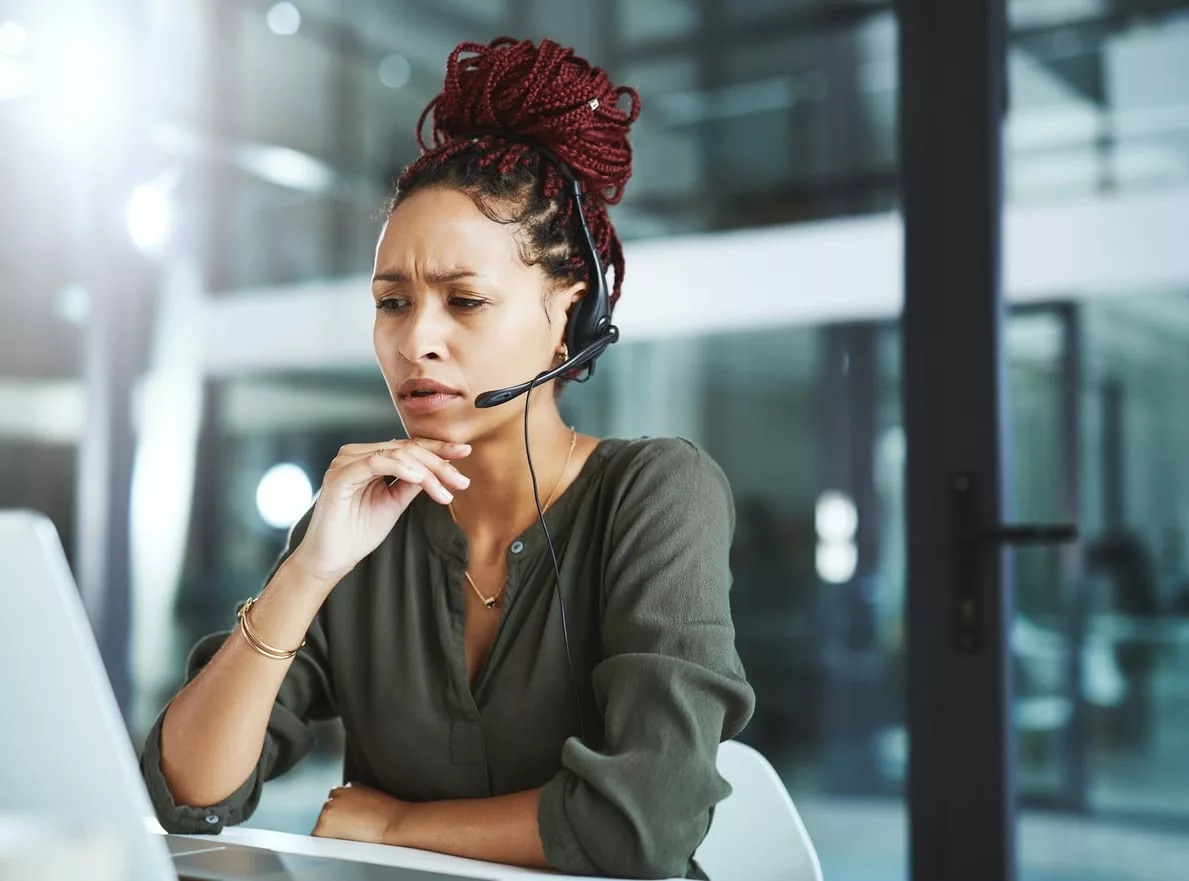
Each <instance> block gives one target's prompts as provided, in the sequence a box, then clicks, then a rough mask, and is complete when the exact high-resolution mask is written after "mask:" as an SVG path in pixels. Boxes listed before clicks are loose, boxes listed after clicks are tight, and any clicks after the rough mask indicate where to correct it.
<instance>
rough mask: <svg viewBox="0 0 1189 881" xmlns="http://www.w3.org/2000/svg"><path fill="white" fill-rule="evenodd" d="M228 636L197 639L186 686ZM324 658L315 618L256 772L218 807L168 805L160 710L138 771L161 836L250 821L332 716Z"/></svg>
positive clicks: (292, 542)
mask: <svg viewBox="0 0 1189 881" xmlns="http://www.w3.org/2000/svg"><path fill="white" fill-rule="evenodd" d="M305 523H306V521H305V520H303V521H302V523H299V524H298V526H297V527H295V528H294V530H293V532H292V533H291V535H290V537H289V541H288V543H287V546H286V548H285V551H284V552H283V553H282V554H281V556H280V558H279V559H278V560H277V563H276V564H275V565H274V566H273V569H272V571H271V572H270V573H269V576H268V579H266V581H265V583H266V584H267V582H268V580H271V578H272V575H273V574H275V572H276V570H277V569H278V568H279V567H280V564H281V563H282V562H283V561H284V559H285V558H286V557H287V556H288V554H289V553H290V549H291V548H293V547H295V546H296V545H297V543H298V541H299V540H300V536H301V534H302V533H304V526H305ZM232 632H233V631H226V632H222V633H212V634H210V635H209V636H206V637H203V638H202V639H201V640H199V642H198V643H197V644H196V645H195V646H194V648H193V650H192V651H191V652H190V657H189V660H188V661H187V663H186V682H187V683H189V682H190V681H191V680H193V679H194V677H195V676H197V675H198V673H199V672H200V671H201V670H202V668H203V667H205V666H206V665H207V663H208V662H209V661H210V660H211V658H212V657H214V655H215V653H216V652H217V651H218V650H219V648H220V646H222V645H223V643H224V641H225V640H226V639H227V637H228V636H229V635H230V633H232ZM328 658H329V647H328V645H327V639H326V632H325V628H324V626H323V623H322V620H321V613H320V614H319V616H318V617H316V618H315V619H314V622H313V624H312V625H311V627H310V629H309V631H308V633H307V636H306V644H305V646H304V647H303V648H302V649H301V651H300V652H298V653H297V656H296V657H295V658H294V660H293V663H292V665H291V666H290V667H289V670H288V672H287V673H286V674H285V679H284V680H283V681H282V683H281V688H280V690H279V691H278V693H277V698H276V701H275V702H274V704H273V708H272V712H271V714H270V715H269V720H268V731H267V733H266V735H265V738H264V745H263V747H262V749H261V752H260V759H259V761H258V762H257V763H256V767H255V768H254V769H253V770H252V773H251V774H249V775H248V778H247V779H246V780H245V781H244V782H243V783H242V784H241V785H240V787H239V788H238V789H237V790H236V791H235V792H233V793H232V794H231V795H229V796H228V797H227V798H226V799H224V800H223V801H221V802H219V803H218V804H214V805H184V804H178V803H177V802H176V801H175V800H174V798H173V794H172V793H171V792H170V791H169V787H168V785H167V784H166V782H165V776H164V774H163V773H162V771H161V727H162V723H163V721H164V718H165V710H163V711H162V712H161V714H160V715H159V716H158V717H157V721H156V722H154V723H153V727H152V728H151V729H150V730H149V733H148V736H147V737H146V738H145V743H144V748H143V749H142V751H141V755H140V771H141V775H142V777H143V778H144V781H145V786H146V788H147V789H148V792H149V798H150V800H151V801H152V804H153V809H154V811H155V812H156V815H157V819H158V821H159V822H160V823H161V825H162V826H163V827H164V828H165V831H166V832H173V833H184V834H191V835H193V834H202V833H207V834H215V833H218V832H220V831H222V829H223V827H224V826H234V825H236V824H238V823H242V822H244V821H245V820H247V819H248V818H249V817H251V816H252V813H253V812H254V811H255V810H256V806H257V805H258V804H259V802H260V792H261V789H262V788H263V786H264V783H265V782H266V781H268V780H271V779H273V778H274V777H279V776H280V775H281V774H284V773H285V772H286V771H288V770H289V769H290V768H292V767H293V766H294V765H296V764H297V763H298V762H299V761H301V759H302V758H303V757H304V756H305V755H306V754H307V753H308V752H309V751H310V749H311V748H312V747H313V745H314V736H313V733H312V730H311V726H310V723H311V722H314V721H318V720H321V719H330V718H334V717H335V716H336V715H337V709H336V706H335V696H334V690H333V687H332V684H331V682H332V680H331V677H330V664H329V660H328ZM166 709H168V707H166Z"/></svg>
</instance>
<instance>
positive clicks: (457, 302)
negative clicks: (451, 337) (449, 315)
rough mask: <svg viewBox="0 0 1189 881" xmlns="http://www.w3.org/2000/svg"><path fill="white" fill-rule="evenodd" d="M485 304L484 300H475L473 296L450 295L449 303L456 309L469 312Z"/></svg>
mask: <svg viewBox="0 0 1189 881" xmlns="http://www.w3.org/2000/svg"><path fill="white" fill-rule="evenodd" d="M485 304H486V301H485V300H476V299H475V298H474V297H451V298H450V305H451V306H453V307H454V308H456V309H461V310H462V311H464V312H471V311H474V310H475V309H478V308H479V307H480V306H483V305H485Z"/></svg>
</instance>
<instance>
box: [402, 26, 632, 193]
mask: <svg viewBox="0 0 1189 881" xmlns="http://www.w3.org/2000/svg"><path fill="white" fill-rule="evenodd" d="M624 96H627V97H628V98H629V99H630V102H631V106H630V108H629V109H628V110H623V109H621V107H620V103H621V100H622V99H623V97H624ZM430 114H432V116H433V130H432V134H431V141H432V142H431V143H429V144H427V143H426V142H425V140H424V138H423V135H422V132H423V129H424V126H425V121H426V118H427V117H428V116H429V115H430ZM639 114H640V96H639V95H638V94H637V93H636V90H635V89H632V88H628V87H619V88H617V87H616V86H615V85H614V84H613V83H612V82H611V80H610V78H609V77H608V76H607V72H606V71H605V70H603V69H602V68H601V67H594V66H593V65H591V64H590V63H589V62H588V61H586V60H585V59H583V58H580V57H578V56H576V55H575V54H574V50H573V49H567V48H565V47H563V46H560V45H558V44H557V43H555V42H553V41H552V40H542V41H541V44H540V45H539V46H537V45H534V43H533V42H532V41H531V40H514V39H513V38H511V37H499V38H497V39H495V40H492V41H491V42H490V43H488V44H483V43H461V44H459V46H458V47H457V48H455V50H454V51H453V52H451V53H450V57H449V59H447V61H446V77H445V80H444V82H443V84H442V92H441V94H440V95H438V96H437V97H435V98H434V99H433V100H432V101H431V102H430V103H429V105H428V106H427V107H426V108H425V111H424V112H423V113H422V114H421V119H420V120H419V121H418V123H417V142H418V143H419V144H420V145H421V149H422V150H423V151H424V152H430V151H431V150H434V149H437V148H440V147H442V146H444V145H446V144H449V143H451V142H452V141H455V140H457V139H459V138H462V137H465V136H470V135H474V134H476V133H479V132H500V131H507V132H511V133H514V134H517V135H521V136H525V137H530V138H534V139H536V140H538V141H540V142H541V143H542V144H544V145H545V146H546V147H548V148H549V149H550V150H552V151H553V152H554V153H556V154H557V156H558V158H560V159H561V160H562V161H563V162H565V163H566V164H567V165H568V166H569V167H570V170H571V171H573V173H574V174H575V175H576V176H577V177H578V178H579V180H581V181H582V182H583V183H584V184H585V185H586V191H587V193H588V194H590V195H597V196H598V197H599V198H601V200H602V201H603V202H605V203H606V204H611V205H614V204H616V203H618V202H619V200H620V199H622V198H623V190H624V186H625V185H626V184H627V182H628V178H630V177H631V174H632V148H631V144H629V143H628V129H629V128H631V125H632V123H633V122H635V121H636V118H637V117H638V116H639Z"/></svg>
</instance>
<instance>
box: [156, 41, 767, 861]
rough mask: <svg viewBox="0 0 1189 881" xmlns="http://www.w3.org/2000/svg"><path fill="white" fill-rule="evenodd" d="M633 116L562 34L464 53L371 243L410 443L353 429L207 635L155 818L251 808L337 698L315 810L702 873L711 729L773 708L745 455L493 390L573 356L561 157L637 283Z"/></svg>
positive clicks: (364, 831)
mask: <svg viewBox="0 0 1189 881" xmlns="http://www.w3.org/2000/svg"><path fill="white" fill-rule="evenodd" d="M622 98H628V99H630V109H628V110H624V109H621V107H620V102H621V99H622ZM638 110H639V101H638V98H637V96H636V93H635V92H634V91H632V90H630V89H616V88H615V87H614V86H613V85H612V84H611V83H610V81H609V80H608V78H607V75H606V73H605V72H603V71H602V70H600V69H597V68H592V67H591V66H590V65H589V64H587V63H586V62H584V61H582V60H581V59H578V58H576V57H574V56H573V53H572V52H571V51H570V50H566V49H562V48H561V47H559V46H557V45H556V44H554V43H552V42H550V41H548V40H546V41H544V42H542V43H541V44H540V46H535V45H534V44H532V43H531V42H527V41H525V42H515V41H512V40H508V39H503V40H497V41H495V42H493V43H492V44H490V45H487V46H484V45H478V44H463V45H461V46H459V47H458V49H456V50H455V51H454V53H452V55H451V57H450V59H449V62H448V65H447V73H446V80H445V85H444V89H443V91H442V93H441V95H439V96H438V97H437V98H436V99H435V100H434V101H433V102H432V103H431V104H430V106H429V107H428V108H427V109H426V115H428V114H430V113H432V116H433V141H432V144H429V145H427V144H425V143H424V142H423V143H422V150H423V155H422V157H421V159H419V160H418V161H417V162H416V163H414V164H413V165H412V166H410V167H409V168H408V169H407V170H406V171H405V173H404V174H403V175H402V177H401V179H400V181H399V182H398V187H397V192H396V195H395V196H394V198H393V200H392V204H391V205H390V210H389V213H388V218H387V222H386V224H385V226H384V230H383V233H382V234H381V237H380V241H379V245H378V247H377V249H376V263H375V273H374V279H373V287H372V294H373V297H374V299H375V303H376V319H375V333H374V342H375V348H376V356H377V358H378V360H379V363H380V367H381V370H382V372H383V374H384V379H385V381H386V382H387V384H388V388H389V391H390V392H391V395H392V399H393V402H394V403H395V405H396V409H397V412H398V413H399V415H400V419H401V422H402V424H403V426H404V428H405V432H406V434H407V435H408V437H409V438H410V440H392V441H387V442H384V443H368V444H350V445H348V446H345V447H343V448H342V450H341V451H340V453H339V455H338V457H337V458H336V459H335V460H334V461H333V462H332V463H331V465H330V468H329V470H328V471H327V472H326V475H325V477H324V479H323V482H322V489H321V492H320V493H319V496H318V499H317V501H316V503H315V504H314V507H313V508H312V509H311V511H310V512H309V513H308V514H307V515H306V516H305V517H304V518H303V519H302V521H301V522H300V523H298V524H297V526H296V527H294V530H293V532H292V534H291V535H290V539H289V543H288V546H287V548H286V550H285V552H284V553H283V554H282V556H281V558H280V560H279V561H278V563H277V565H276V567H275V568H274V570H273V572H272V573H271V574H270V576H269V578H268V579H267V582H266V587H265V588H264V590H263V591H262V592H261V594H260V595H259V597H258V598H256V599H255V600H254V601H249V602H248V603H246V604H245V605H244V606H242V607H241V609H240V615H239V627H238V628H237V629H235V630H232V631H231V632H230V633H222V634H215V635H212V636H210V637H207V638H206V639H204V640H203V641H201V642H200V643H199V644H198V645H197V646H196V647H195V649H194V652H193V653H192V656H191V659H190V664H189V675H188V683H187V685H186V686H185V688H184V689H183V690H182V691H181V692H180V693H179V694H178V695H177V696H176V697H175V698H174V700H173V701H172V702H171V703H170V705H169V706H168V707H167V708H166V710H165V712H164V713H162V716H161V718H160V719H159V720H158V722H157V724H156V726H155V727H154V729H153V730H152V731H151V732H150V734H149V737H148V740H147V742H146V744H145V751H144V754H143V756H142V762H141V765H142V769H143V773H144V775H145V778H146V781H147V783H148V786H149V790H150V792H151V794H152V797H153V800H154V804H155V807H156V810H157V813H158V816H159V818H160V820H161V822H162V824H163V825H164V826H165V827H166V829H168V830H170V831H179V832H191V833H192V832H212V833H213V832H218V831H219V830H220V829H222V827H223V826H224V825H225V824H234V823H239V822H242V821H243V820H245V819H246V818H247V817H248V816H249V815H250V814H251V812H252V810H253V809H254V808H255V806H256V804H257V802H258V800H259V796H260V790H261V786H262V785H263V783H264V781H265V780H267V779H270V778H272V777H275V776H277V775H279V774H282V773H284V772H285V771H287V770H288V769H289V768H291V767H292V766H293V765H294V764H295V763H296V762H298V761H299V760H300V759H301V758H302V756H303V755H304V754H305V753H306V752H307V751H308V750H309V749H310V746H311V735H310V730H309V723H310V722H311V721H314V720H319V719H326V718H331V717H335V716H338V717H340V718H341V719H342V722H343V726H344V729H345V732H346V754H345V760H344V768H343V779H344V781H345V785H344V786H342V787H337V788H336V789H334V790H332V792H331V793H330V798H329V799H328V801H327V802H326V804H325V805H324V807H323V810H322V814H321V817H320V818H319V820H318V824H317V826H316V828H315V829H314V834H315V835H325V836H330V837H337V838H350V839H358V840H361V841H373V842H385V843H390V844H399V845H405V846H410V847H419V848H424V849H429V850H436V851H441V852H444V853H451V854H457V855H460V856H466V857H472V858H476V859H484V860H494V861H500V862H505V863H512V864H520V865H525V866H536V867H553V868H556V869H559V870H562V871H565V872H569V873H574V874H589V875H618V876H635V877H646V876H654V877H665V876H674V875H687V874H689V875H691V876H693V877H698V875H699V873H698V869H697V867H696V865H695V864H694V863H693V861H692V854H693V852H694V850H695V849H696V848H697V846H698V844H699V842H700V841H701V840H702V838H703V836H704V835H705V833H706V831H707V828H708V826H709V822H710V817H711V810H712V808H713V806H714V805H715V804H716V803H717V802H718V801H720V800H721V799H723V798H724V797H725V796H726V795H727V794H728V793H729V788H728V787H727V785H726V783H725V782H724V781H723V780H722V779H721V778H720V777H719V776H718V774H717V773H716V771H715V756H716V751H717V747H718V744H719V742H720V741H721V740H725V739H728V738H731V737H733V736H735V735H736V734H737V733H738V732H739V731H740V730H741V729H742V728H743V726H744V725H745V724H746V722H747V720H748V718H749V717H750V715H751V711H752V706H753V695H752V691H751V689H750V687H749V686H748V684H747V681H746V679H745V678H744V674H743V670H742V666H741V664H740V662H739V659H738V656H737V655H736V652H735V646H734V630H733V626H732V623H731V618H730V611H729V605H728V595H727V591H728V585H729V581H730V574H729V571H728V567H727V558H728V551H729V546H730V540H731V531H732V528H733V518H734V513H733V508H732V502H731V496H730V490H729V487H728V485H727V482H726V479H725V478H724V477H723V475H722V472H721V471H720V470H719V469H718V467H717V466H716V465H715V464H714V463H713V462H712V461H711V460H710V459H709V458H708V457H707V456H706V455H705V454H704V453H702V452H701V451H699V450H698V449H697V448H696V447H694V446H693V445H692V444H690V443H688V442H686V441H681V440H673V439H642V440H636V441H624V440H612V439H608V440H602V441H600V440H597V439H595V438H592V437H586V436H584V435H578V434H577V433H575V432H574V431H573V430H572V429H571V428H568V427H567V426H566V425H565V424H564V423H563V421H562V419H561V416H560V414H559V412H558V408H557V405H556V401H555V395H552V394H545V393H542V392H538V393H537V394H535V395H533V396H532V398H531V401H532V406H531V408H530V409H529V412H528V415H527V416H523V415H522V414H523V411H522V410H521V409H520V408H519V407H516V406H507V405H504V406H495V407H491V408H485V409H481V408H478V407H476V406H475V399H476V397H477V396H478V395H479V394H480V393H482V392H484V391H487V390H489V389H493V388H501V387H505V386H512V385H515V384H517V383H520V382H523V381H524V380H525V379H526V378H528V377H533V376H535V375H538V374H539V373H541V372H542V371H544V370H546V369H548V368H550V367H551V366H554V365H557V364H561V363H565V362H566V359H567V358H568V357H569V356H570V353H568V352H567V351H566V346H565V343H564V340H565V338H566V337H565V332H566V328H567V321H568V318H570V317H572V316H573V314H574V313H573V309H574V307H575V304H577V303H578V302H579V301H580V300H581V299H582V298H583V297H584V296H585V295H586V293H587V288H588V275H587V265H586V264H587V262H588V261H587V260H584V259H583V256H582V244H581V242H580V239H581V237H582V233H581V222H580V220H579V217H578V208H577V206H576V205H575V204H574V203H573V199H572V198H571V196H570V195H569V194H568V193H567V192H566V187H565V183H566V181H565V177H564V169H561V168H560V167H559V165H558V163H565V165H566V166H568V168H569V169H571V171H572V173H573V175H575V176H576V177H577V178H578V179H579V180H580V182H581V183H582V185H583V187H584V189H585V191H586V193H587V203H586V212H585V216H586V221H587V224H588V228H589V231H590V239H592V240H593V241H594V243H595V245H594V246H595V248H596V249H597V251H598V254H599V256H600V258H601V260H602V262H603V263H604V264H609V265H611V266H612V267H614V269H615V283H614V288H613V292H612V296H611V302H612V303H613V302H614V300H615V299H617V298H618V294H619V286H620V284H621V282H622V279H623V271H624V267H623V253H622V248H621V246H620V243H619V240H618V238H617V237H616V235H615V231H614V229H613V228H612V226H611V224H610V221H609V219H608V217H607V204H609V203H614V202H617V201H618V200H619V198H620V197H621V195H622V192H623V186H624V184H625V183H626V181H627V178H628V176H629V174H630V171H631V151H630V148H629V146H628V142H627V131H628V128H629V126H630V124H631V123H632V121H634V119H635V118H636V115H637V113H638ZM425 118H426V116H424V115H423V117H422V123H424V121H425ZM420 128H421V126H420V125H419V136H420ZM536 145H543V147H544V149H542V148H541V147H538V146H536ZM522 418H523V420H524V423H526V424H527V428H526V427H525V424H523V423H522ZM526 435H527V439H528V440H529V442H530V450H531V455H532V465H533V467H534V469H535V475H539V476H540V479H541V485H540V493H539V496H537V495H535V493H534V482H535V477H533V478H532V479H530V473H529V466H528V464H527V462H526V456H525V453H526V449H525V441H526ZM538 498H539V499H540V501H541V506H542V508H543V510H544V519H545V522H546V523H547V525H548V527H549V532H550V534H551V535H552V536H553V546H554V549H555V550H556V553H557V558H558V566H559V572H560V579H559V585H560V595H561V598H562V599H563V600H564V606H563V605H561V604H559V602H558V597H557V595H556V594H555V580H554V568H553V561H552V556H551V551H550V548H549V547H548V545H547V544H546V540H545V536H544V535H543V533H542V530H541V528H540V525H539V524H538V523H537V518H538V511H537V503H538ZM563 610H564V614H565V616H566V619H567V620H566V624H567V626H566V628H565V633H564V634H563V629H562V624H561V615H562V613H563ZM299 647H300V650H298V648H299ZM571 662H572V664H573V670H574V674H575V675H574V679H573V681H571V678H570V677H571V672H570V663H571ZM575 698H577V699H575Z"/></svg>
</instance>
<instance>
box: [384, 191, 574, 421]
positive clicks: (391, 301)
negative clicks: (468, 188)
mask: <svg viewBox="0 0 1189 881" xmlns="http://www.w3.org/2000/svg"><path fill="white" fill-rule="evenodd" d="M516 229H517V227H516V226H515V225H514V224H505V223H498V222H496V221H493V220H491V219H489V218H488V217H486V216H485V215H484V214H483V213H482V212H481V211H480V210H479V209H478V207H477V206H476V205H475V203H474V202H472V201H471V199H470V198H469V197H468V196H466V195H465V194H463V193H460V192H458V191H456V190H450V189H443V188H431V189H426V190H419V191H417V192H415V193H413V194H412V195H411V196H409V197H408V198H407V199H405V200H404V201H403V202H401V203H400V204H399V205H398V206H397V207H396V210H394V211H393V212H392V214H391V215H390V216H389V218H388V222H387V223H386V224H385V227H384V231H383V233H382V234H381V236H380V242H379V244H378V245H377V247H376V265H375V272H374V273H373V276H372V295H373V297H374V299H375V302H376V321H375V327H374V331H373V340H374V344H375V348H376V358H377V359H378V360H379V362H380V369H381V370H382V371H383V373H384V380H385V382H387V384H388V391H389V393H390V394H391V395H392V400H393V403H395V404H396V409H397V412H398V413H399V414H400V420H401V423H402V424H403V425H404V427H405V431H406V432H407V433H408V435H409V436H410V437H432V438H437V439H440V440H446V441H451V442H455V443H462V442H467V443H469V442H471V441H473V440H474V439H475V438H477V437H480V436H482V435H483V434H485V433H487V432H489V431H491V430H493V429H495V428H497V427H499V426H501V425H503V424H504V423H507V422H509V421H511V420H513V419H518V418H519V416H518V414H520V413H521V412H522V411H521V410H520V408H518V407H513V406H509V405H507V404H505V405H503V406H500V407H493V408H491V409H486V410H480V409H478V408H476V407H475V398H476V397H477V396H478V395H480V394H481V393H483V392H485V391H490V390H491V389H497V388H503V387H505V386H510V385H517V384H519V383H522V382H524V381H526V380H528V379H531V378H532V377H533V376H535V375H536V374H538V373H540V372H541V371H542V370H545V369H546V368H548V367H550V366H551V365H552V364H553V363H555V362H554V357H555V355H556V353H557V351H558V349H559V348H560V347H561V343H562V338H563V334H564V332H565V324H566V309H567V307H568V306H569V305H570V304H571V303H572V302H574V301H575V300H576V299H577V298H578V297H579V296H580V295H581V292H582V286H577V287H574V288H564V289H559V290H555V289H554V287H553V286H552V285H551V284H550V283H549V280H548V279H547V278H546V276H545V274H544V272H543V271H542V270H541V269H540V267H537V266H526V265H525V263H524V261H523V260H522V259H521V257H520V252H519V249H518V246H517V242H516V238H515V234H516ZM533 396H534V400H535V401H537V402H538V404H543V403H545V401H549V402H552V399H553V394H552V386H551V385H549V386H543V387H541V388H539V389H536V390H534V392H533ZM551 405H552V404H551V403H550V406H551Z"/></svg>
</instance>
